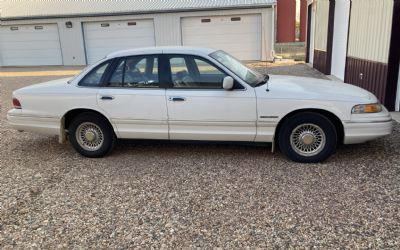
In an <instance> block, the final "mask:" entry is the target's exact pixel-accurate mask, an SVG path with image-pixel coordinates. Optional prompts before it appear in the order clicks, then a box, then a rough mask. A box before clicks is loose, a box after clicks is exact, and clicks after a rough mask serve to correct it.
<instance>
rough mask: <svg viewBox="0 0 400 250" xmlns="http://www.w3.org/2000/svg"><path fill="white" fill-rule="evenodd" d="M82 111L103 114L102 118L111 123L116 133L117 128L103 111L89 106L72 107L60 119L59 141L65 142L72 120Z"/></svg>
mask: <svg viewBox="0 0 400 250" xmlns="http://www.w3.org/2000/svg"><path fill="white" fill-rule="evenodd" d="M82 113H94V114H96V115H99V116H101V117H102V118H104V119H105V120H106V121H107V122H108V124H109V125H110V127H111V128H112V129H113V132H114V134H115V135H116V132H115V128H114V126H113V124H112V122H111V121H110V120H109V119H108V118H107V117H106V116H105V115H104V114H103V113H101V112H99V111H97V110H94V109H88V108H76V109H71V110H69V111H68V112H66V113H65V114H64V115H63V116H62V118H61V121H60V123H61V124H60V125H61V126H60V128H61V129H60V136H59V137H60V138H59V142H60V143H64V142H65V141H66V138H67V134H66V131H67V130H68V127H69V125H70V124H71V122H72V120H73V119H74V117H76V116H78V115H80V114H82Z"/></svg>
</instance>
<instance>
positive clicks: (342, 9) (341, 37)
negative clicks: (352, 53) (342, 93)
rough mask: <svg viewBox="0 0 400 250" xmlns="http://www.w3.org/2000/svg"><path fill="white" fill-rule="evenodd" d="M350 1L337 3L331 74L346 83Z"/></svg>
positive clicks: (343, 0) (340, 0)
mask: <svg viewBox="0 0 400 250" xmlns="http://www.w3.org/2000/svg"><path fill="white" fill-rule="evenodd" d="M349 13H350V1H347V0H337V1H336V3H335V25H334V32H333V48H332V71H331V74H332V75H334V76H336V77H337V78H339V79H340V80H342V81H344V73H345V68H346V56H347V34H348V29H349Z"/></svg>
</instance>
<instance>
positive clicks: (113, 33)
mask: <svg viewBox="0 0 400 250" xmlns="http://www.w3.org/2000/svg"><path fill="white" fill-rule="evenodd" d="M132 33H136V35H135V37H152V38H153V37H154V31H153V30H148V29H126V30H123V29H119V30H111V29H110V30H109V29H104V30H97V31H95V32H93V31H90V32H88V33H87V36H86V38H87V39H88V40H90V39H107V38H108V39H126V38H132Z"/></svg>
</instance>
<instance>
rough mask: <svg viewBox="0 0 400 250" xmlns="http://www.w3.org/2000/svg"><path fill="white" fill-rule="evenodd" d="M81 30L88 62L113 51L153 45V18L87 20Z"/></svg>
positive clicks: (90, 62) (92, 61)
mask: <svg viewBox="0 0 400 250" xmlns="http://www.w3.org/2000/svg"><path fill="white" fill-rule="evenodd" d="M83 31H84V36H85V48H86V58H87V62H88V64H92V63H94V62H96V61H98V60H100V59H102V58H103V57H105V56H106V55H107V54H109V53H112V52H114V51H118V50H124V49H133V48H140V47H149V46H155V37H154V23H153V20H134V21H111V22H89V23H84V24H83Z"/></svg>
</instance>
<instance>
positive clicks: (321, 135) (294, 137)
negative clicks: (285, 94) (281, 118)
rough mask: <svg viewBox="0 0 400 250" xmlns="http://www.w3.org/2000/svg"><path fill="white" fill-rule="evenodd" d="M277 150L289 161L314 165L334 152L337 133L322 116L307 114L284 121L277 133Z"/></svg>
mask: <svg viewBox="0 0 400 250" xmlns="http://www.w3.org/2000/svg"><path fill="white" fill-rule="evenodd" d="M278 141H279V148H280V149H281V151H282V152H283V153H284V154H285V155H286V156H287V157H288V158H289V159H291V160H293V161H296V162H303V163H316V162H321V161H324V160H326V159H327V158H329V157H330V156H331V155H332V154H333V153H334V152H335V150H336V145H337V133H336V128H335V126H334V125H333V124H332V122H331V121H330V120H329V119H328V118H326V117H325V116H323V115H320V114H317V113H312V112H307V113H300V114H296V115H294V116H293V117H290V118H289V119H288V120H287V121H285V122H284V123H283V125H282V127H281V129H280V131H279V140H278Z"/></svg>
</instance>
